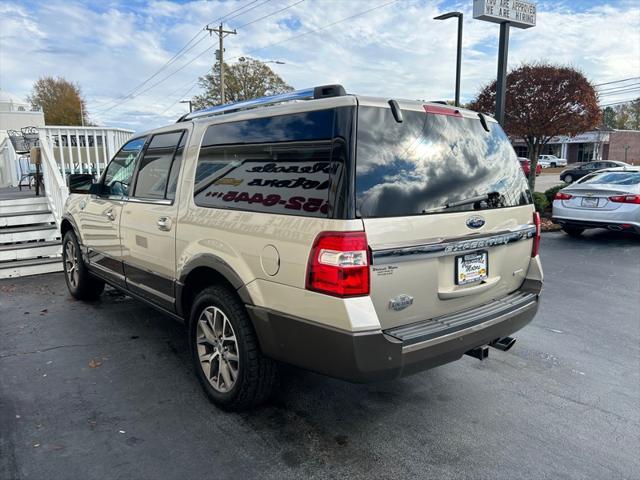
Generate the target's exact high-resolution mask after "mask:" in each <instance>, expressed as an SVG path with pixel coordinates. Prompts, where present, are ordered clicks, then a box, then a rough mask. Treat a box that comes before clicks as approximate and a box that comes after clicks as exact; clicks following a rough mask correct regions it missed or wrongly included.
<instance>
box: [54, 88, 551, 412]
mask: <svg viewBox="0 0 640 480" xmlns="http://www.w3.org/2000/svg"><path fill="white" fill-rule="evenodd" d="M83 180H85V181H86V178H85V179H83V178H82V177H76V176H72V177H71V178H70V182H71V185H72V191H74V190H75V191H76V192H78V193H81V194H72V195H71V196H70V198H69V200H68V202H67V205H66V213H65V215H64V221H63V222H62V234H63V238H64V240H63V242H64V244H63V252H64V266H65V272H66V279H67V284H68V287H69V291H70V292H71V294H72V295H73V296H74V297H76V298H79V299H95V298H97V297H98V296H99V295H100V293H101V292H102V290H103V288H104V284H105V282H106V283H109V284H111V285H113V286H114V287H117V288H119V289H122V290H124V291H125V292H126V293H128V294H130V295H131V296H133V297H135V298H138V299H140V300H143V301H145V302H147V303H149V304H150V305H153V306H154V307H156V308H158V309H160V310H161V311H163V312H165V313H167V314H168V315H171V316H173V317H175V318H178V319H183V320H184V321H185V322H186V324H187V326H188V335H189V343H190V346H191V350H192V354H193V362H194V365H195V368H196V372H197V376H198V378H199V380H200V382H201V383H202V385H203V387H204V389H205V391H206V392H207V394H208V395H209V397H210V398H211V399H212V400H213V401H214V402H215V403H216V404H218V405H220V406H222V407H225V408H229V409H241V408H247V407H250V406H252V405H255V404H257V403H259V402H261V401H263V400H264V399H265V398H267V397H268V395H269V393H270V391H271V389H272V386H273V384H274V382H275V380H276V372H277V369H276V361H282V362H287V363H290V364H294V365H297V366H300V367H302V368H306V369H309V370H313V371H316V372H320V373H323V374H326V375H330V376H333V377H337V378H341V379H344V380H349V381H354V382H370V381H376V380H382V379H393V378H397V377H400V376H402V375H407V374H411V373H415V372H418V371H421V370H424V369H427V368H431V367H434V366H437V365H441V364H444V363H447V362H451V361H453V360H456V359H458V358H460V357H461V356H462V355H463V354H465V353H467V354H469V355H472V356H474V357H477V358H480V359H482V358H484V357H486V355H487V352H488V346H494V347H496V348H499V349H502V350H506V349H508V348H510V347H511V345H512V344H513V342H514V340H513V339H512V338H510V337H509V335H511V334H512V333H513V332H515V331H516V330H519V329H520V328H522V327H523V326H524V325H526V324H527V323H528V322H530V321H531V319H532V318H533V316H534V315H535V313H536V310H537V308H538V296H539V293H540V290H541V286H542V269H541V265H540V259H539V256H538V244H539V238H540V227H539V218H538V216H537V215H536V214H535V213H534V208H533V206H532V198H531V193H530V191H529V189H528V187H527V182H526V180H525V177H524V175H523V173H522V170H521V168H520V165H519V164H518V160H517V157H516V154H515V152H514V150H513V148H512V147H511V145H510V143H509V140H508V139H507V137H506V135H505V134H504V132H503V130H502V129H501V128H500V126H499V125H498V124H497V123H496V122H495V121H494V120H493V119H491V118H488V117H485V116H483V115H482V114H478V113H474V112H471V111H467V110H462V109H457V108H453V107H449V106H445V105H441V104H436V103H424V102H418V101H403V100H388V99H383V98H370V97H362V96H353V95H346V94H345V92H344V89H343V88H342V87H341V86H339V85H330V86H324V87H316V88H315V89H309V90H302V91H297V92H293V93H288V94H283V95H278V96H274V97H267V98H263V99H258V100H252V101H247V102H241V103H237V104H233V105H226V106H221V107H214V108H211V109H207V110H202V111H198V112H194V113H191V114H188V115H186V116H185V117H183V118H181V119H180V120H179V121H178V122H177V123H176V124H173V125H170V126H167V127H164V128H160V129H157V130H153V131H151V132H148V133H145V134H142V135H139V136H137V137H135V138H134V139H133V140H130V141H129V142H128V143H126V144H125V145H124V146H123V147H122V149H121V150H120V152H119V153H118V154H116V156H115V157H114V158H113V160H112V161H111V163H109V165H108V167H107V168H106V170H105V171H104V172H103V174H102V176H101V178H100V179H99V180H98V181H97V183H93V184H90V188H88V190H85V189H83V188H81V187H79V186H77V185H78V182H82V181H83ZM74 185H76V186H74ZM82 193H84V194H82ZM87 193H89V194H88V195H87Z"/></svg>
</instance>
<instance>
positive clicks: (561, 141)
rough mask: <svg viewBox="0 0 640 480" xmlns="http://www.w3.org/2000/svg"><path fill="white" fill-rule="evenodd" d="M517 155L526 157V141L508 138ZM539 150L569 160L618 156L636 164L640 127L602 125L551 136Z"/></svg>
mask: <svg viewBox="0 0 640 480" xmlns="http://www.w3.org/2000/svg"><path fill="white" fill-rule="evenodd" d="M512 143H513V148H515V150H516V153H517V154H518V156H519V157H528V156H529V154H528V148H527V144H526V143H525V142H524V141H523V140H522V139H512ZM540 153H541V154H551V155H555V156H556V157H559V158H566V159H567V161H568V162H569V163H576V162H590V161H592V160H619V161H622V162H624V161H626V162H628V163H633V164H636V165H640V130H614V129H609V128H606V127H602V128H601V129H596V130H593V131H590V132H585V133H582V134H580V135H576V136H575V137H566V136H557V137H553V138H552V139H551V140H549V142H548V143H547V144H546V145H545V146H544V147H542V151H541V152H540Z"/></svg>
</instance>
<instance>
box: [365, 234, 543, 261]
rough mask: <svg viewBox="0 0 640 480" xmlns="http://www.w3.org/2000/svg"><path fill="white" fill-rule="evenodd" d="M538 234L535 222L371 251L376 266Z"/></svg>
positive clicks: (466, 249) (462, 251) (494, 244)
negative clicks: (507, 228) (498, 230)
mask: <svg viewBox="0 0 640 480" xmlns="http://www.w3.org/2000/svg"><path fill="white" fill-rule="evenodd" d="M535 234H536V227H535V225H529V224H526V225H519V226H517V227H515V228H513V229H510V230H503V231H500V232H488V233H484V234H471V235H465V236H464V237H457V238H448V239H443V240H439V241H437V242H428V243H423V244H421V245H413V246H408V247H401V246H399V247H387V248H380V249H378V250H376V249H374V250H373V251H372V252H371V255H372V262H371V264H372V265H385V264H388V263H397V262H409V261H414V260H417V259H419V258H432V257H442V256H447V255H455V254H459V253H465V252H471V251H474V250H478V249H479V248H487V247H495V246H499V245H507V244H509V243H514V242H517V241H520V240H528V239H530V238H533V237H534V236H535Z"/></svg>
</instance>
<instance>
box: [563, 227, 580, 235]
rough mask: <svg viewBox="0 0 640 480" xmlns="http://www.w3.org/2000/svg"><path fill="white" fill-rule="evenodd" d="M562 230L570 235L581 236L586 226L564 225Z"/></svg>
mask: <svg viewBox="0 0 640 480" xmlns="http://www.w3.org/2000/svg"><path fill="white" fill-rule="evenodd" d="M562 230H564V232H565V233H566V234H567V235H569V236H570V237H579V236H580V235H582V232H584V228H581V227H572V226H568V225H565V226H564V227H562Z"/></svg>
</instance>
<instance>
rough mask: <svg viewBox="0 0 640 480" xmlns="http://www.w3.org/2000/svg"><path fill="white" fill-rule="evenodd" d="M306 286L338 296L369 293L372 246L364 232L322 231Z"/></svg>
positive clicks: (317, 241)
mask: <svg viewBox="0 0 640 480" xmlns="http://www.w3.org/2000/svg"><path fill="white" fill-rule="evenodd" d="M306 288H307V290H313V291H316V292H321V293H326V294H328V295H334V296H337V297H355V296H363V295H368V294H369V247H368V245H367V236H366V235H365V233H364V232H321V233H320V234H319V235H318V236H317V237H316V240H315V242H314V243H313V247H312V248H311V254H310V255H309V263H308V265H307V283H306Z"/></svg>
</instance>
